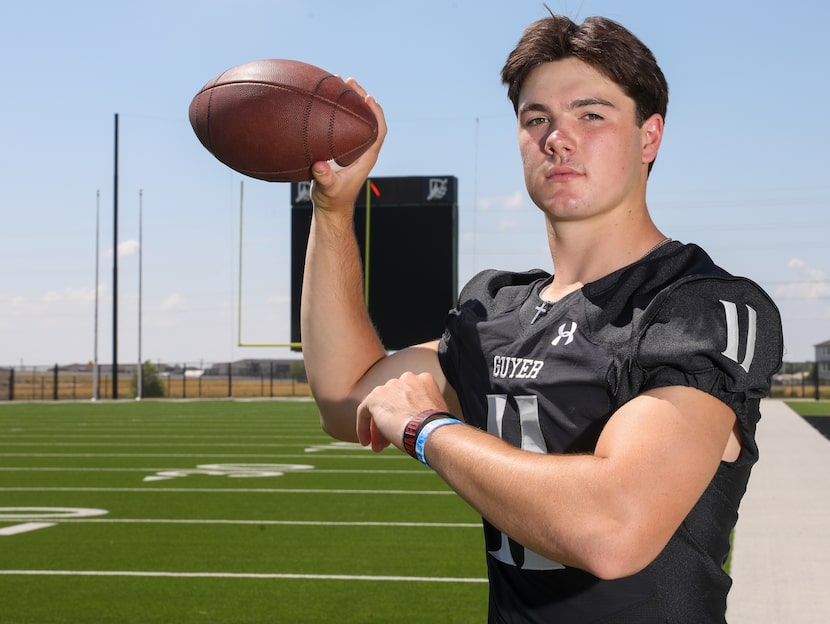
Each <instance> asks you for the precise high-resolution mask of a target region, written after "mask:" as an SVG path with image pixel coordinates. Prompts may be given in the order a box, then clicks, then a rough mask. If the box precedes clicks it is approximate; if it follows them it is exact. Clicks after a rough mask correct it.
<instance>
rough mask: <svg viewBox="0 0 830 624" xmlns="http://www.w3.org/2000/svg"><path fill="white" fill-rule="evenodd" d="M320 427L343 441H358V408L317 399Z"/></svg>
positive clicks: (329, 434)
mask: <svg viewBox="0 0 830 624" xmlns="http://www.w3.org/2000/svg"><path fill="white" fill-rule="evenodd" d="M317 409H318V412H319V415H320V428H321V429H322V430H323V432H324V433H325V434H327V435H328V436H330V437H332V438H334V439H335V440H340V441H341V442H357V441H358V439H357V423H356V413H357V412H356V408H351V409H349V408H348V407H346V408H344V407H336V406H333V405H329V404H327V403H326V402H324V401H320V400H319V399H318V400H317Z"/></svg>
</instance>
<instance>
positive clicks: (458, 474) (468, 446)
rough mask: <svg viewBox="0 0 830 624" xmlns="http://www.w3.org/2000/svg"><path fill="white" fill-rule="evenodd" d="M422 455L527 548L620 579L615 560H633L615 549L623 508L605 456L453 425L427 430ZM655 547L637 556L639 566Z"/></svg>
mask: <svg viewBox="0 0 830 624" xmlns="http://www.w3.org/2000/svg"><path fill="white" fill-rule="evenodd" d="M426 458H427V460H428V462H429V464H430V466H431V467H432V468H433V469H435V471H436V472H437V473H438V474H439V475H440V476H441V477H442V478H443V479H444V480H445V481H446V482H447V483H448V484H449V485H450V486H451V487H452V488H453V490H455V491H456V492H457V493H458V494H459V495H460V496H461V497H462V498H463V499H464V500H465V501H466V502H467V503H468V504H469V505H470V506H471V507H473V508H474V509H476V510H477V511H478V512H479V513H480V514H481V515H482V516H483V517H484V518H486V519H487V520H488V521H489V522H490V523H491V524H493V525H494V526H495V527H496V528H497V529H499V530H500V531H501V532H503V533H505V534H506V535H508V536H510V537H511V538H512V539H513V540H515V541H516V542H518V543H520V544H522V545H523V546H525V547H527V548H529V549H531V550H533V551H534V552H536V553H538V554H540V555H542V556H544V557H546V558H548V559H551V560H553V561H556V562H558V563H561V564H563V565H568V566H573V567H578V568H581V569H585V570H588V571H589V572H592V573H593V574H595V575H597V576H619V575H620V573H619V572H618V570H619V566H620V562H621V561H622V560H625V561H626V562H633V559H632V558H631V557H630V556H628V555H625V556H624V554H623V553H621V552H620V549H621V548H624V547H625V546H624V545H625V544H628V543H631V542H630V540H628V539H623V538H624V535H623V533H624V532H625V531H627V528H626V527H629V526H631V523H630V522H629V520H630V518H627V517H626V515H627V514H628V513H629V511H628V510H629V509H630V506H629V505H627V504H621V505H618V504H617V502H616V501H617V498H616V497H617V494H618V492H619V488H617V492H615V491H614V488H612V487H611V484H612V483H613V479H612V477H611V473H610V470H611V467H610V464H609V463H608V462H607V461H606V460H605V459H603V458H600V457H596V456H593V455H542V454H537V453H530V452H527V451H522V450H521V449H518V448H515V447H513V446H510V445H509V444H507V443H505V442H503V441H502V440H500V439H498V438H496V437H495V436H492V435H490V434H487V433H485V432H483V431H480V430H477V429H473V428H472V427H456V426H450V427H442V428H440V429H438V430H436V431H435V432H433V433H432V434H431V435H430V438H429V443H428V445H427V448H426ZM661 547H662V545H658V546H657V547H655V549H654V550H653V554H646V553H643V554H644V555H645V556H643V557H639V556H638V557H636V560H637V561H638V562H641V563H642V565H645V564H646V563H647V562H648V561H649V560H650V559H651V558H653V556H656V554H657V553H658V552H659V550H660V548H661ZM624 565H630V564H629V563H625V564H624ZM639 565H641V564H640V563H634V564H633V567H632V568H631V571H632V572H633V571H634V567H638V566H639Z"/></svg>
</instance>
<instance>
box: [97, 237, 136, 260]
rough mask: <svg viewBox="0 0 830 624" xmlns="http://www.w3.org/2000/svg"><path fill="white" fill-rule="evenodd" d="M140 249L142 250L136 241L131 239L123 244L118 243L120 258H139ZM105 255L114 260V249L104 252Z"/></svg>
mask: <svg viewBox="0 0 830 624" xmlns="http://www.w3.org/2000/svg"><path fill="white" fill-rule="evenodd" d="M139 249H141V246H140V245H139V243H138V241H137V240H135V239H130V240H126V241H124V242H122V243H118V257H119V258H129V257H131V256H137V255H138V251H139ZM104 255H106V256H107V257H108V258H112V247H110V248H109V249H107V250H106V251H105V252H104Z"/></svg>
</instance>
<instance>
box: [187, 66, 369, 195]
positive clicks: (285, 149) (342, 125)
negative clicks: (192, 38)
mask: <svg viewBox="0 0 830 624" xmlns="http://www.w3.org/2000/svg"><path fill="white" fill-rule="evenodd" d="M189 114H190V124H191V125H192V126H193V130H194V132H195V133H196V136H197V137H198V138H199V141H201V142H202V145H204V146H205V147H206V148H207V150H208V151H209V152H210V153H211V154H213V155H214V156H216V158H217V159H219V160H220V161H221V162H223V163H224V164H226V165H227V166H228V167H231V168H232V169H235V170H236V171H238V172H239V173H242V174H244V175H247V176H250V177H252V178H258V179H260V180H266V181H268V182H300V181H303V180H310V179H311V177H312V176H311V166H312V165H313V164H314V163H315V162H319V161H321V160H324V161H334V162H335V163H337V164H338V165H340V166H346V165H349V164H351V163H353V162H354V161H355V160H357V158H358V157H359V156H360V155H361V154H363V152H365V151H366V150H367V149H368V148H369V147H370V146H371V145H372V143H374V142H375V140H376V139H377V136H378V123H377V119H376V118H375V116H374V114H373V113H372V111H371V110H370V109H369V107H368V106H367V105H366V103H365V102H364V101H363V98H362V97H361V96H360V94H358V93H357V92H356V91H354V90H353V89H351V88H350V87H349V86H348V85H346V83H345V82H343V80H341V79H340V78H338V77H337V76H333V75H332V74H329V73H328V72H326V71H324V70H322V69H320V68H319V67H315V66H313V65H308V64H307V63H301V62H299V61H291V60H283V59H271V60H263V61H254V62H251V63H245V64H243V65H239V66H237V67H233V68H231V69H229V70H227V71H225V72H223V73H221V74H219V75H218V76H217V77H216V78H214V79H213V80H211V81H210V82H208V83H207V84H206V85H205V86H204V87H202V89H201V90H200V91H199V92H198V93H197V94H196V97H194V98H193V101H192V102H191V103H190V111H189Z"/></svg>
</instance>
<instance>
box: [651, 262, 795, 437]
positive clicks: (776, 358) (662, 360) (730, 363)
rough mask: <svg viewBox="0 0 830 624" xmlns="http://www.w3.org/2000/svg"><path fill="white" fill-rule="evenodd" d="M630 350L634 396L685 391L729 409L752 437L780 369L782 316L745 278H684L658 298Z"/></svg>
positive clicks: (759, 290) (764, 295)
mask: <svg viewBox="0 0 830 624" xmlns="http://www.w3.org/2000/svg"><path fill="white" fill-rule="evenodd" d="M643 321H644V325H643V329H642V331H641V334H640V339H639V341H638V343H637V347H636V356H635V361H636V366H637V368H638V369H639V372H640V374H641V375H642V377H641V385H640V390H641V391H645V390H650V389H653V388H658V387H665V386H674V385H680V386H690V387H694V388H697V389H699V390H702V391H704V392H707V393H709V394H711V395H713V396H715V397H716V398H718V399H720V400H721V401H723V402H724V403H726V404H727V405H728V406H730V407H731V408H732V409H733V410H734V411H735V414H736V415H737V417H738V419H739V422H740V424H741V426H742V428H743V429H745V430H747V432H748V433H749V434H750V436H751V435H752V434H754V429H755V424H756V422H757V419H758V417H759V416H758V414H757V405H758V402H759V401H760V399H761V398H763V397H765V396H767V394H769V389H770V384H771V380H772V375H773V374H774V373H775V372H776V371H777V370H778V368H779V367H780V366H781V359H782V353H783V336H782V330H781V318H780V315H779V313H778V309H777V308H776V306H775V304H774V303H773V302H772V301H771V300H770V298H769V296H768V295H767V294H766V293H765V292H764V291H763V290H762V289H761V288H760V287H758V286H757V285H755V284H754V283H752V282H751V281H749V280H746V279H743V278H734V277H728V278H727V277H717V278H713V277H706V278H689V279H686V280H682V281H680V282H678V283H677V284H676V285H674V286H673V287H671V288H670V289H669V290H668V291H667V292H664V293H662V294H661V296H659V297H658V298H657V299H656V300H655V301H654V302H653V303H652V305H651V306H649V309H648V310H647V312H646V314H645V315H644V319H643Z"/></svg>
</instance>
